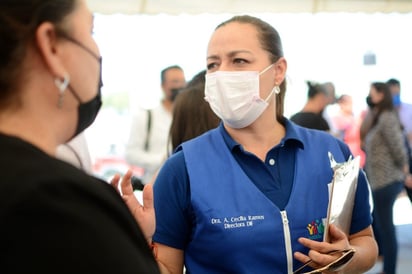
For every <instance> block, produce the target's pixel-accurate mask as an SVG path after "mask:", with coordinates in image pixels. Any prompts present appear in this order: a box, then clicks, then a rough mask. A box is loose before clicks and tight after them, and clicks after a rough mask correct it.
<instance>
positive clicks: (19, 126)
mask: <svg viewBox="0 0 412 274" xmlns="http://www.w3.org/2000/svg"><path fill="white" fill-rule="evenodd" d="M0 132H1V133H3V134H5V135H10V136H14V137H17V138H20V139H22V140H24V141H26V142H28V143H30V144H32V145H34V146H35V147H37V148H39V149H40V150H42V151H44V152H45V153H47V154H49V155H52V156H54V155H55V153H56V147H57V145H53V144H54V143H55V142H54V141H53V139H52V138H51V134H49V133H50V128H49V127H48V126H45V125H44V123H39V121H38V120H37V119H36V118H35V117H33V116H30V115H26V114H24V113H21V112H16V113H10V114H7V113H1V114H0Z"/></svg>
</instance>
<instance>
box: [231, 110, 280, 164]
mask: <svg viewBox="0 0 412 274" xmlns="http://www.w3.org/2000/svg"><path fill="white" fill-rule="evenodd" d="M265 116H268V115H267V113H264V114H263V115H262V116H261V117H259V119H258V120H256V121H255V122H254V123H253V124H252V125H250V126H248V127H246V128H241V129H234V128H230V127H227V126H225V128H226V130H227V132H228V133H229V135H230V136H232V138H233V139H234V140H235V141H236V142H238V143H239V144H241V145H242V146H243V148H244V149H245V150H246V151H249V152H251V153H253V154H255V155H256V156H257V157H258V158H259V159H261V160H262V161H265V159H266V154H267V152H268V151H269V150H270V149H272V148H273V147H274V146H276V145H277V144H279V143H280V141H281V140H282V138H283V137H284V136H285V134H286V130H285V127H284V126H283V125H282V124H281V123H279V122H278V121H277V120H276V118H275V116H273V115H272V116H271V117H270V118H269V119H268V118H267V117H265Z"/></svg>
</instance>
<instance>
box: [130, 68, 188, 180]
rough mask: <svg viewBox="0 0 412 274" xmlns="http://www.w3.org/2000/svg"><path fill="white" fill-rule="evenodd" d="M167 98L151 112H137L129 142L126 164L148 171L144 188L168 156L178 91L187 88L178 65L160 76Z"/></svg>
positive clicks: (143, 110) (144, 178) (145, 173)
mask: <svg viewBox="0 0 412 274" xmlns="http://www.w3.org/2000/svg"><path fill="white" fill-rule="evenodd" d="M160 81H161V87H162V91H163V99H162V101H161V103H160V104H159V105H158V106H157V107H155V108H153V109H150V110H147V109H138V110H136V111H135V113H134V115H133V118H132V124H131V127H130V134H129V139H128V143H127V145H126V150H125V157H126V161H127V162H128V163H129V164H131V165H135V166H139V167H142V168H143V169H144V174H143V177H142V178H140V180H141V181H140V182H138V184H140V185H141V187H142V186H143V185H145V184H147V183H149V182H151V181H152V178H153V177H154V175H155V173H156V171H157V170H158V169H159V167H160V165H161V164H162V163H163V161H164V160H165V159H166V157H167V139H168V133H169V128H170V124H171V123H172V109H173V103H174V100H175V98H176V95H177V94H178V92H179V91H180V90H181V89H182V88H183V87H184V86H185V84H186V80H185V75H184V72H183V69H182V68H181V67H179V66H177V65H173V66H169V67H167V68H165V69H163V70H162V71H161V73H160Z"/></svg>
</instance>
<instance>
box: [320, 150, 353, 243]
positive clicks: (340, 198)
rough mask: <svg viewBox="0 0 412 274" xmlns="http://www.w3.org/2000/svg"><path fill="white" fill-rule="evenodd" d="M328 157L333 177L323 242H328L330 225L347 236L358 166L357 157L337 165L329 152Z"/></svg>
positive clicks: (350, 221)
mask: <svg viewBox="0 0 412 274" xmlns="http://www.w3.org/2000/svg"><path fill="white" fill-rule="evenodd" d="M328 156H329V160H330V164H331V168H332V169H333V170H334V175H333V179H332V182H330V183H329V184H328V188H329V204H328V211H327V217H326V221H325V224H324V225H325V230H324V235H323V240H324V241H325V242H330V236H329V225H330V224H334V225H336V226H337V227H338V228H339V229H341V230H342V231H343V232H345V233H346V235H349V230H350V225H351V223H352V212H353V206H354V203H355V195H356V188H357V185H358V176H359V166H360V157H359V156H357V157H355V158H353V157H352V156H350V157H349V159H348V161H346V162H343V163H337V162H336V161H335V159H334V157H333V155H332V153H330V152H328Z"/></svg>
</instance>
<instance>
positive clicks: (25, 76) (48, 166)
mask: <svg viewBox="0 0 412 274" xmlns="http://www.w3.org/2000/svg"><path fill="white" fill-rule="evenodd" d="M92 29H93V15H92V14H91V12H90V11H89V9H88V8H87V5H86V1H85V0H24V1H23V0H4V1H0V151H1V155H0V173H1V176H0V195H1V198H0V247H1V250H0V268H1V273H159V272H158V268H157V265H156V262H155V260H154V258H153V256H152V253H151V251H150V248H149V246H148V244H147V240H146V238H147V236H146V235H144V234H143V233H142V231H141V229H140V227H139V225H138V223H137V222H136V220H135V219H134V217H133V215H132V214H131V213H130V211H129V210H128V208H127V206H126V205H125V203H124V202H123V201H122V199H121V197H119V195H118V194H117V193H116V191H115V190H114V189H113V188H112V187H111V186H110V185H109V184H108V183H107V182H104V181H101V180H99V179H97V178H95V177H91V176H89V175H88V174H87V173H85V172H84V171H82V170H80V169H78V168H76V167H74V166H73V165H70V164H68V163H66V162H64V161H61V160H59V159H57V158H55V155H56V148H57V146H58V145H60V144H63V143H67V142H68V141H70V140H71V139H73V138H75V137H76V136H77V135H78V134H80V133H81V132H83V131H84V130H85V129H86V128H87V127H88V126H89V125H90V124H91V123H92V122H93V121H94V120H95V118H96V115H97V114H98V112H99V109H100V107H101V104H102V101H101V93H100V92H101V91H100V89H101V87H102V81H101V57H100V53H99V49H98V47H97V45H96V43H95V41H94V40H93V38H92V35H91V33H92ZM130 176H131V174H130V172H129V173H128V174H127V176H126V177H124V178H123V180H129V181H130ZM116 180H117V181H118V180H119V177H118V176H116V177H115V178H114V180H113V182H114V181H116ZM144 196H145V200H146V201H147V202H148V203H147V204H145V206H144V207H142V208H141V210H140V212H134V214H135V215H138V214H140V213H141V211H143V210H144V211H145V213H146V214H147V213H149V215H150V214H152V216H154V210H153V200H152V197H153V194H152V191H151V188H150V186H149V187H148V188H147V189H145V194H144ZM150 212H152V213H150ZM144 224H145V225H148V226H149V227H150V226H154V223H146V222H145V223H144ZM131 258H133V259H131Z"/></svg>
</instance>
